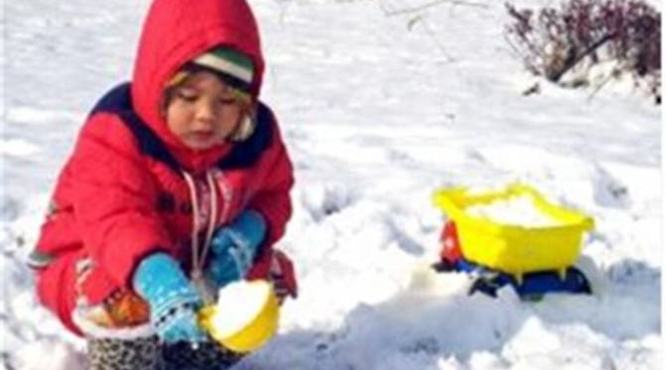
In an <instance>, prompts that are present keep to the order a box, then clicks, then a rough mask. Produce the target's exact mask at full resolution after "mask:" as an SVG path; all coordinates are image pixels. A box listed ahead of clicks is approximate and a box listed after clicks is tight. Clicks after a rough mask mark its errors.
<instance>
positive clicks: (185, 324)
mask: <svg viewBox="0 0 666 370" xmlns="http://www.w3.org/2000/svg"><path fill="white" fill-rule="evenodd" d="M133 284H134V290H135V291H136V292H137V293H138V294H139V295H140V296H141V297H143V298H144V299H145V300H146V301H148V304H149V305H150V321H151V323H152V325H153V327H154V328H155V330H156V331H157V335H159V337H160V338H161V339H162V341H163V342H166V343H174V342H178V341H189V342H203V341H206V340H207V336H206V334H204V332H203V331H202V330H201V329H200V328H199V326H198V324H197V310H198V309H199V308H200V307H201V305H202V301H201V298H199V296H198V294H197V291H196V289H194V287H193V286H192V285H191V284H190V282H189V281H188V280H187V278H186V277H185V274H183V271H182V270H181V268H180V266H179V265H178V262H176V260H174V259H173V258H172V257H171V256H169V255H167V254H165V253H156V254H153V255H150V256H148V257H146V258H145V259H144V260H143V261H141V263H140V264H139V267H138V268H137V270H136V272H135V273H134V278H133Z"/></svg>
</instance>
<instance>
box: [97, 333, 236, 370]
mask: <svg viewBox="0 0 666 370" xmlns="http://www.w3.org/2000/svg"><path fill="white" fill-rule="evenodd" d="M242 357H243V355H240V354H237V353H234V352H231V351H228V350H225V349H223V348H220V347H219V346H218V345H217V344H215V343H202V344H200V345H199V346H198V347H197V348H196V349H195V348H193V347H192V345H191V344H190V343H188V342H178V343H174V344H162V345H161V344H160V343H159V339H158V338H157V336H152V337H147V338H135V339H131V340H126V339H118V338H95V339H89V341H88V358H89V361H90V370H224V369H227V368H229V367H231V366H233V365H234V364H236V362H238V361H239V360H240V359H241V358H242Z"/></svg>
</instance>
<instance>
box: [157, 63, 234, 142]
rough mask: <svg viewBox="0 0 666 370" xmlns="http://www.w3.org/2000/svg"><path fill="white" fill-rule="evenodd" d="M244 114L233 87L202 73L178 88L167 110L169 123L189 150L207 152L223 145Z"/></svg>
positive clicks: (207, 73)
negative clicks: (206, 150)
mask: <svg viewBox="0 0 666 370" xmlns="http://www.w3.org/2000/svg"><path fill="white" fill-rule="evenodd" d="M242 114H243V108H242V106H241V104H240V103H239V102H238V100H237V99H236V97H235V95H234V94H233V92H232V90H231V88H230V87H229V86H227V85H226V84H225V83H224V82H222V81H221V80H220V79H218V78H217V77H216V76H215V75H214V74H212V73H210V72H206V71H200V72H196V73H194V74H193V75H191V76H189V77H187V79H186V80H185V81H184V82H183V83H181V84H180V85H178V86H177V87H175V88H174V91H173V93H172V94H171V99H170V101H169V103H168V105H167V107H166V122H167V126H168V127H169V130H171V132H172V133H173V134H175V135H176V136H177V137H178V138H179V139H180V140H181V141H182V142H183V144H185V145H186V146H187V147H189V148H190V149H195V150H205V149H209V148H211V147H213V146H215V145H218V144H222V143H223V142H224V141H225V139H227V137H229V136H230V135H231V134H232V133H233V131H234V129H235V128H236V126H237V125H238V123H239V122H240V119H241V115H242Z"/></svg>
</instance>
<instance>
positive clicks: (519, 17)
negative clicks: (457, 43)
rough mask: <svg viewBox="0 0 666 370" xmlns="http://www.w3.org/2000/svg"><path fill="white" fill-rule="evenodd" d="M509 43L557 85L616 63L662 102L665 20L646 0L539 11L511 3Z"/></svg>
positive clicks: (590, 1) (587, 0) (575, 3)
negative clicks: (573, 75) (568, 76)
mask: <svg viewBox="0 0 666 370" xmlns="http://www.w3.org/2000/svg"><path fill="white" fill-rule="evenodd" d="M506 9H507V11H508V13H509V16H510V19H511V20H510V22H509V23H508V24H507V26H506V33H505V35H506V38H507V41H508V42H509V44H510V45H511V46H512V48H513V49H514V50H515V51H516V52H517V54H518V55H519V56H520V57H521V59H522V60H523V63H524V64H525V67H526V68H527V69H528V70H529V71H531V72H532V73H534V74H536V75H541V76H544V77H545V78H547V79H548V80H550V81H553V82H559V81H560V80H561V78H562V77H563V76H564V75H565V74H566V73H567V72H569V71H571V70H573V69H589V68H591V67H592V66H594V65H596V64H599V63H601V62H605V61H614V62H615V63H616V70H614V71H613V72H612V73H611V74H612V75H617V74H618V73H630V74H631V75H632V76H633V77H634V81H635V82H636V83H637V84H640V85H642V86H644V87H646V88H647V89H649V90H650V91H649V92H650V93H651V94H652V95H653V96H654V97H655V99H657V100H658V102H660V99H661V97H660V88H661V79H660V75H661V14H660V13H659V12H658V11H657V10H656V9H655V8H654V7H652V6H650V5H649V4H646V3H645V2H644V0H568V1H565V2H564V3H562V4H561V6H560V7H559V8H555V7H546V8H541V9H539V10H537V11H534V10H532V9H517V8H516V7H515V6H513V5H511V4H510V3H506Z"/></svg>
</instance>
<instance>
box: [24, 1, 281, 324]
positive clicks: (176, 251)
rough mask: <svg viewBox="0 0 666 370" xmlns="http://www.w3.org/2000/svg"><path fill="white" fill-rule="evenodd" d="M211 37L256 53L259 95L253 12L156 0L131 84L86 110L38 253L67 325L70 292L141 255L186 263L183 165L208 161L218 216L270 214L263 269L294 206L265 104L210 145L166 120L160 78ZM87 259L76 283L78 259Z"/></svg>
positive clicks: (99, 287)
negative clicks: (188, 141)
mask: <svg viewBox="0 0 666 370" xmlns="http://www.w3.org/2000/svg"><path fill="white" fill-rule="evenodd" d="M218 45H226V46H230V47H233V48H235V49H237V50H239V51H242V52H244V53H245V54H247V55H249V56H251V58H252V59H253V61H254V64H255V68H256V73H255V80H254V81H253V84H252V90H253V94H254V96H258V95H259V90H260V86H261V78H262V75H263V70H264V62H263V57H262V54H261V48H260V41H259V34H258V30H257V25H256V22H255V19H254V17H253V15H252V13H251V11H250V9H249V7H248V5H247V4H246V2H245V1H243V0H156V1H154V3H153V5H152V7H151V8H150V10H149V13H148V17H147V19H146V21H145V24H144V28H143V33H142V36H141V39H140V43H139V48H138V55H137V58H136V64H135V69H134V75H133V79H132V82H131V83H130V84H125V85H121V86H119V87H117V88H115V89H113V90H112V91H111V92H109V93H108V94H107V95H106V96H105V97H104V98H102V100H101V101H100V102H99V103H98V104H97V106H96V107H95V109H94V110H93V111H92V113H91V114H90V116H89V117H88V119H87V121H86V123H85V125H84V127H83V128H82V130H81V133H80V135H79V137H78V141H77V143H76V147H75V149H74V152H73V154H72V155H71V157H70V158H69V160H68V162H67V163H66V165H65V167H64V168H63V170H62V172H61V174H60V176H59V179H58V183H57V185H56V188H55V193H54V195H53V198H52V200H53V202H52V209H51V212H50V214H49V216H48V217H47V220H46V222H45V223H44V225H43V226H42V230H41V235H40V238H39V241H38V243H37V246H36V253H34V254H33V256H37V257H38V258H36V259H34V260H33V265H34V266H35V267H36V268H37V293H38V296H39V299H40V301H41V302H42V303H43V304H44V305H46V306H47V307H48V308H49V309H50V310H52V311H54V312H55V313H56V314H57V315H58V317H59V318H60V319H61V321H62V322H63V323H64V324H65V325H66V326H67V327H68V328H69V329H71V330H72V331H74V332H76V333H79V330H78V328H77V327H76V326H75V325H74V323H73V322H72V320H71V317H70V316H71V312H72V310H73V308H74V306H75V301H76V299H77V294H82V295H83V297H84V298H86V299H87V301H88V302H89V303H90V304H96V303H99V302H101V301H102V300H103V299H104V298H105V297H107V296H108V295H109V294H110V293H111V292H113V291H114V290H116V289H118V288H120V287H130V281H131V276H132V274H133V270H134V269H135V268H136V266H137V264H138V263H139V261H140V260H141V259H142V258H143V257H145V256H146V255H148V254H151V253H154V252H156V251H160V250H161V251H164V252H167V253H169V254H171V255H172V256H174V257H176V258H178V259H179V260H180V261H182V262H183V267H184V268H185V269H187V268H189V264H190V262H191V261H189V256H190V253H191V252H190V244H189V243H190V239H191V231H192V200H191V199H190V193H189V188H188V186H187V184H186V182H185V180H184V177H183V174H182V171H187V172H188V173H189V174H191V175H193V176H194V177H195V178H196V177H197V176H202V175H203V174H205V173H206V172H207V171H214V172H215V178H216V185H217V192H218V199H219V201H218V209H220V210H221V214H220V215H219V218H218V220H217V223H216V225H218V226H221V225H225V224H227V223H228V222H230V221H231V220H233V219H234V218H235V217H236V216H237V215H238V214H239V213H240V212H241V211H242V210H244V209H248V208H249V209H254V210H256V211H258V212H260V213H261V214H262V215H263V216H264V218H265V219H266V221H267V224H268V230H269V231H268V236H267V238H266V242H265V243H264V250H263V251H264V253H262V254H261V257H260V258H259V260H258V261H257V262H256V263H255V266H254V267H253V270H252V271H251V274H252V275H253V276H265V275H266V274H267V273H268V271H267V270H268V265H269V263H268V257H267V256H268V254H267V253H265V252H266V250H267V248H270V247H271V245H272V244H273V243H274V242H275V241H276V240H278V239H279V238H280V237H282V235H283V234H284V231H285V224H286V222H287V220H288V219H289V217H290V216H291V203H290V199H289V194H288V193H289V190H290V189H291V187H292V184H293V174H292V165H291V162H290V160H289V157H288V155H287V152H286V150H285V146H284V143H283V141H282V139H281V137H280V132H279V130H278V126H277V123H276V120H275V117H274V116H273V114H272V113H271V111H270V110H269V109H268V108H267V107H266V106H265V105H263V104H261V103H257V105H258V112H257V115H258V117H257V120H258V123H257V129H256V131H255V133H254V134H253V136H252V137H250V139H248V140H247V141H245V142H242V143H235V144H225V145H224V146H220V147H215V148H212V149H208V150H205V151H193V150H190V149H188V148H187V147H185V146H184V145H182V144H181V143H180V141H178V139H177V138H176V137H175V136H174V135H173V134H172V133H171V132H170V131H169V130H168V129H167V127H166V124H165V122H164V120H163V118H162V117H161V114H160V110H159V103H160V99H161V95H162V90H163V88H162V87H163V86H165V84H166V82H167V81H168V79H169V78H170V76H172V75H173V73H174V72H176V71H177V70H178V69H179V68H180V67H181V66H182V65H183V64H184V63H185V62H187V61H189V60H191V59H193V58H194V57H195V56H197V55H199V54H201V53H202V52H204V51H206V50H208V49H210V48H212V47H214V46H218ZM84 259H86V260H90V261H91V262H92V270H90V271H91V273H90V274H89V275H86V278H85V281H84V282H83V284H82V286H81V292H79V293H77V292H75V290H76V288H75V284H74V281H75V278H76V271H75V269H76V266H77V262H79V261H81V260H84Z"/></svg>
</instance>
